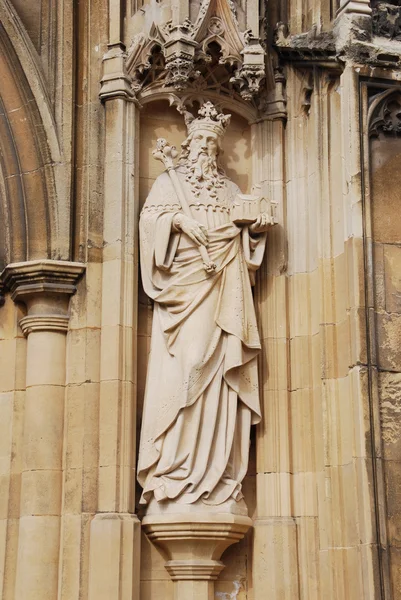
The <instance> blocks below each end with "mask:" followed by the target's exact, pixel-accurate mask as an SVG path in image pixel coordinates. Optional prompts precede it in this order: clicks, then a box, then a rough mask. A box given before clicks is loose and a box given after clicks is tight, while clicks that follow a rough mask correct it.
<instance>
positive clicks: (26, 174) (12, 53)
mask: <svg viewBox="0 0 401 600" xmlns="http://www.w3.org/2000/svg"><path fill="white" fill-rule="evenodd" d="M0 82H1V83H0V205H1V207H0V219H1V224H0V268H1V267H2V266H4V265H5V264H7V263H8V262H18V261H24V260H35V259H38V258H58V259H68V258H69V256H68V253H69V219H68V218H64V219H61V218H60V217H61V214H60V213H61V210H62V209H61V207H60V206H59V203H58V197H57V189H56V187H57V186H56V171H57V169H58V170H59V171H60V166H61V168H63V167H62V163H63V157H62V152H61V149H60V144H59V140H58V137H57V129H56V126H55V121H54V116H53V109H52V105H51V101H50V98H49V95H48V92H47V87H46V81H45V77H44V75H43V72H42V70H41V66H40V59H39V56H38V55H37V52H36V50H35V48H34V47H33V44H32V42H31V40H30V39H29V36H28V34H27V32H26V31H25V29H24V26H23V24H22V22H21V20H20V19H19V17H18V15H17V14H16V12H15V10H14V8H13V7H12V5H11V4H10V2H9V0H3V1H2V2H1V3H0ZM63 212H64V213H65V211H63Z"/></svg>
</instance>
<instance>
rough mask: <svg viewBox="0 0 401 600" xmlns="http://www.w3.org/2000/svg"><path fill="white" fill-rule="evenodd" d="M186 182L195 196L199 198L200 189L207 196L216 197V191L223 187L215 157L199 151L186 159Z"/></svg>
mask: <svg viewBox="0 0 401 600" xmlns="http://www.w3.org/2000/svg"><path fill="white" fill-rule="evenodd" d="M186 163H187V164H186V166H187V169H188V174H187V178H186V179H187V181H188V182H189V183H190V185H191V188H192V191H193V193H194V194H195V196H199V194H200V192H201V190H202V188H206V190H207V192H208V195H209V196H211V197H216V196H217V189H218V188H221V187H223V177H222V174H221V171H220V170H219V167H218V165H217V157H216V156H211V155H209V154H207V153H206V152H204V151H202V150H199V152H198V153H197V154H196V155H195V156H191V157H188V158H187V161H186Z"/></svg>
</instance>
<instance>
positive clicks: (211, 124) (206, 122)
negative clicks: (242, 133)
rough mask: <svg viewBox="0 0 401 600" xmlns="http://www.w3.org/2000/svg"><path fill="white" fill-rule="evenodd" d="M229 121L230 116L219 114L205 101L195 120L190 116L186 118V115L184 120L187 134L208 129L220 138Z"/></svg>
mask: <svg viewBox="0 0 401 600" xmlns="http://www.w3.org/2000/svg"><path fill="white" fill-rule="evenodd" d="M191 117H192V118H191ZM230 119H231V115H224V114H223V113H219V112H218V110H217V109H216V107H215V106H214V105H213V104H212V103H211V102H210V101H207V102H205V103H204V104H203V105H202V106H201V107H200V109H199V111H198V117H197V118H194V117H193V116H192V115H191V116H188V113H187V114H186V119H185V120H186V123H187V128H188V133H189V134H190V133H193V132H194V131H196V130H197V129H209V130H210V131H213V132H214V133H217V135H218V136H219V137H221V136H223V135H224V133H225V131H226V129H227V127H228V125H229V123H230Z"/></svg>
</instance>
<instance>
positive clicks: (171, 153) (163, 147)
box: [152, 138, 216, 273]
mask: <svg viewBox="0 0 401 600" xmlns="http://www.w3.org/2000/svg"><path fill="white" fill-rule="evenodd" d="M152 154H153V156H154V158H155V159H156V160H160V161H161V162H162V163H163V165H164V166H165V168H166V171H167V173H168V174H169V176H170V179H171V181H172V183H173V186H174V189H175V192H176V194H177V197H178V200H179V202H180V204H181V208H182V212H183V213H184V214H185V215H186V216H187V217H189V218H191V219H193V215H192V212H191V209H190V207H189V205H188V202H187V199H186V197H185V193H184V190H183V189H182V187H181V184H180V181H179V179H178V177H177V173H176V172H175V170H174V163H173V159H174V158H176V157H177V156H178V152H177V150H176V148H175V146H170V144H169V143H168V142H167V140H165V139H164V138H159V139H158V140H157V141H156V150H153V152H152ZM199 252H200V254H201V257H202V260H203V267H204V269H205V271H206V273H214V272H215V270H216V263H214V262H213V261H212V259H211V258H210V256H209V253H208V251H207V249H206V248H205V246H200V247H199Z"/></svg>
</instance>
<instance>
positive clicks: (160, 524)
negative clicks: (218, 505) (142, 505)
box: [142, 513, 252, 600]
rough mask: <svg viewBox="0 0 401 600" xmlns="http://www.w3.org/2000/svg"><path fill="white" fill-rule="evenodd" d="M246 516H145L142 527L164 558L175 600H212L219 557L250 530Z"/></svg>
mask: <svg viewBox="0 0 401 600" xmlns="http://www.w3.org/2000/svg"><path fill="white" fill-rule="evenodd" d="M251 525H252V521H251V519H250V518H249V517H246V516H240V515H232V514H228V513H227V514H226V513H217V514H205V513H188V514H175V515H174V514H169V515H152V516H148V517H145V518H144V519H143V522H142V527H143V529H144V531H145V533H146V535H147V536H148V538H149V539H150V540H151V541H152V542H153V543H154V544H156V545H157V546H158V547H159V548H160V549H161V550H162V552H163V555H164V556H165V558H166V564H165V567H166V569H167V571H168V572H169V574H170V576H171V579H172V580H173V581H174V598H175V600H213V599H214V581H215V580H216V579H217V577H218V576H219V574H220V573H221V571H222V570H223V569H224V564H223V562H221V560H220V558H221V555H222V554H223V552H224V551H225V550H226V549H227V548H228V547H229V546H231V545H232V544H235V543H237V542H239V541H240V540H241V539H242V538H243V537H244V535H245V533H246V532H247V531H248V529H249V528H250V527H251Z"/></svg>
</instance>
